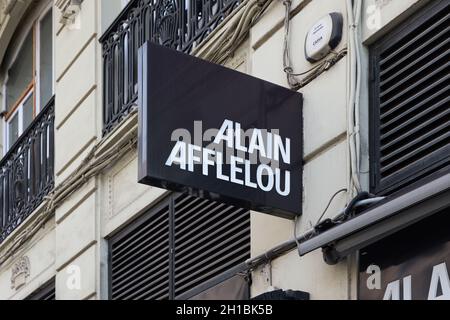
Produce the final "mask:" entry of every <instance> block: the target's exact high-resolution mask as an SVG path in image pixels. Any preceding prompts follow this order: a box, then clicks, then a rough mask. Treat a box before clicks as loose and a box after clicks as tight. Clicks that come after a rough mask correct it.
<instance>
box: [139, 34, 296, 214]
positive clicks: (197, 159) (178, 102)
mask: <svg viewBox="0 0 450 320" xmlns="http://www.w3.org/2000/svg"><path fill="white" fill-rule="evenodd" d="M139 108H140V110H139V182H141V183H144V184H149V185H152V186H156V187H161V188H165V189H168V190H173V191H178V192H185V193H188V194H190V195H194V196H198V197H203V198H207V199H212V200H215V201H219V202H225V203H229V204H232V205H236V206H239V207H242V208H247V209H251V210H256V211H261V212H266V213H272V214H276V215H279V216H282V217H286V218H293V217H295V216H296V215H299V214H301V199H302V159H303V132H302V131H303V129H302V123H303V118H302V95H301V94H299V93H297V92H294V91H291V90H288V89H286V88H283V87H280V86H277V85H274V84H272V83H269V82H266V81H263V80H260V79H257V78H254V77H251V76H248V75H245V74H243V73H240V72H237V71H234V70H230V69H228V68H225V67H222V66H219V65H216V64H213V63H209V62H206V61H204V60H201V59H198V58H195V57H193V56H190V55H187V54H183V53H180V52H178V51H175V50H171V49H168V48H165V47H162V46H159V45H154V44H151V43H146V44H145V45H144V46H143V47H142V48H141V49H140V52H139Z"/></svg>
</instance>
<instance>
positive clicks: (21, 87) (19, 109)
mask: <svg viewBox="0 0 450 320" xmlns="http://www.w3.org/2000/svg"><path fill="white" fill-rule="evenodd" d="M3 90H4V94H3V96H4V103H3V105H4V113H3V114H4V119H5V121H6V125H5V132H4V137H5V140H4V144H5V146H6V148H5V153H6V152H7V151H8V150H9V149H10V148H11V147H12V146H13V145H14V143H15V142H16V141H17V140H18V139H19V137H20V136H21V135H22V133H23V132H24V131H25V130H26V129H27V128H28V126H29V125H30V124H31V123H32V121H33V119H34V118H35V117H36V115H37V114H38V113H39V112H40V111H41V110H42V109H43V108H44V107H45V106H46V104H47V103H48V102H49V101H50V100H51V98H52V96H53V91H54V90H53V15H52V10H51V9H49V10H46V11H45V12H44V13H43V14H42V15H41V16H40V17H39V18H38V19H37V20H36V21H35V22H34V23H33V25H32V27H31V29H30V30H29V31H28V33H27V34H26V36H25V37H24V40H23V42H22V43H21V44H20V46H19V50H18V52H17V54H16V55H15V57H14V59H13V62H12V63H11V64H10V65H9V67H8V68H7V73H6V77H5V84H4V87H3Z"/></svg>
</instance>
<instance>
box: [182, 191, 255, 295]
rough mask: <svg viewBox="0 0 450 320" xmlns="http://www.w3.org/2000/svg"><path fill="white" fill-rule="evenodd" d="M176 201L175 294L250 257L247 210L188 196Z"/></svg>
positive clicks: (184, 291)
mask: <svg viewBox="0 0 450 320" xmlns="http://www.w3.org/2000/svg"><path fill="white" fill-rule="evenodd" d="M174 205H175V220H174V228H175V233H174V248H175V250H174V277H175V281H174V290H175V297H178V296H180V295H182V294H184V293H186V292H188V291H190V290H192V289H194V288H195V287H196V286H198V285H200V284H202V283H203V282H205V281H208V280H209V279H212V278H214V277H215V276H218V275H219V274H221V273H223V272H225V271H227V270H228V269H231V268H233V267H235V266H236V265H238V264H240V263H242V262H244V261H245V260H247V259H248V258H250V213H249V212H248V210H244V209H240V208H236V207H233V206H229V205H226V204H222V203H218V202H213V201H208V200H203V199H199V198H194V197H189V196H181V197H179V198H177V199H176V200H175V202H174Z"/></svg>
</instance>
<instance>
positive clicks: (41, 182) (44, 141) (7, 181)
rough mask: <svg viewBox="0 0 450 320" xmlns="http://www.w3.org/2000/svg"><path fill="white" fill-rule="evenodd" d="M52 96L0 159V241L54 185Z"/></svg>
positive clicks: (53, 110) (30, 211)
mask: <svg viewBox="0 0 450 320" xmlns="http://www.w3.org/2000/svg"><path fill="white" fill-rule="evenodd" d="M54 101H55V100H54V97H53V98H52V99H51V100H50V102H49V103H48V104H47V106H45V108H44V109H43V110H42V111H41V112H40V113H39V114H38V115H37V117H36V118H35V119H34V121H33V122H32V123H31V125H30V126H29V127H28V129H27V130H26V131H25V132H24V133H23V134H22V136H21V137H20V138H19V140H18V141H17V142H16V143H15V144H14V145H13V146H12V148H11V149H10V150H9V151H8V153H7V154H6V155H5V157H3V159H2V160H1V162H0V243H1V242H3V241H4V240H5V239H6V237H8V235H10V234H11V233H12V232H13V231H14V230H15V229H16V228H17V227H18V226H19V225H20V224H21V223H22V222H23V221H24V220H25V219H26V218H27V217H28V216H29V215H30V214H31V213H32V212H33V211H34V210H35V209H36V208H37V207H38V206H39V205H40V204H41V203H42V201H43V200H44V197H45V196H47V195H48V193H49V192H50V191H51V190H52V189H53V187H54V145H55V143H54V118H55V103H54Z"/></svg>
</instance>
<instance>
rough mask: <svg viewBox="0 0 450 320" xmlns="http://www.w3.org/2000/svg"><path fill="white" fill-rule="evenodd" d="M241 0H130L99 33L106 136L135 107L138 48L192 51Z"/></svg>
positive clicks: (104, 130)
mask: <svg viewBox="0 0 450 320" xmlns="http://www.w3.org/2000/svg"><path fill="white" fill-rule="evenodd" d="M241 2H242V0H131V1H130V3H129V4H128V5H127V7H126V8H125V9H124V10H123V11H122V13H121V14H120V15H119V17H118V18H117V19H116V20H115V21H114V23H113V24H112V25H111V26H110V28H109V29H108V30H107V31H106V32H105V34H104V35H103V36H102V37H101V39H100V42H101V44H102V46H103V88H104V89H103V90H104V92H103V104H104V107H103V115H104V127H103V134H104V135H107V134H108V133H109V132H111V130H112V129H113V128H114V127H115V126H116V125H117V124H119V123H120V122H121V121H122V120H123V119H124V118H125V117H126V116H127V115H128V114H129V113H130V111H131V110H132V109H133V108H134V106H135V104H136V100H137V97H138V92H137V81H138V70H137V61H138V49H139V47H140V46H141V45H142V44H143V43H144V42H145V41H152V42H154V43H158V44H161V45H164V46H167V47H170V48H173V49H176V50H179V51H182V52H185V53H190V52H191V51H192V49H193V48H195V47H196V46H198V45H199V44H200V43H201V42H202V41H203V40H204V39H205V38H206V36H207V35H208V34H210V33H211V31H213V30H214V29H215V28H216V27H217V26H218V25H219V24H220V22H222V21H223V20H224V19H225V18H226V17H227V16H228V15H229V14H230V13H231V12H232V11H233V10H234V9H235V8H236V7H237V6H238V5H239V4H240V3H241Z"/></svg>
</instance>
